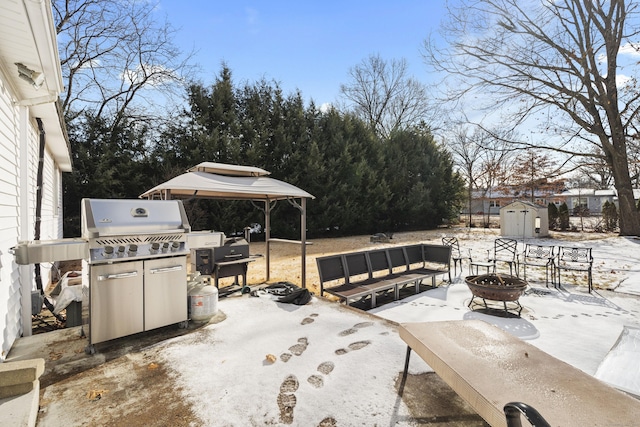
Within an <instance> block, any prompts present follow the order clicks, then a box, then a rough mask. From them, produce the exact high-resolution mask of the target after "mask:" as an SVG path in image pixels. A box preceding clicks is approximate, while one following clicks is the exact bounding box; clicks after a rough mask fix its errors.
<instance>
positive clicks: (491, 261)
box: [469, 237, 519, 276]
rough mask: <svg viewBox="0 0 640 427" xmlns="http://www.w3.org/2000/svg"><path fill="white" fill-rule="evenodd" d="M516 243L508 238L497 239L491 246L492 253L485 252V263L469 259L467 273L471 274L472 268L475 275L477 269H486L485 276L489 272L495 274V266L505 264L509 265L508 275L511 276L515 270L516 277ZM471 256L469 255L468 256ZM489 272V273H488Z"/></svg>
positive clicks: (489, 250) (489, 251)
mask: <svg viewBox="0 0 640 427" xmlns="http://www.w3.org/2000/svg"><path fill="white" fill-rule="evenodd" d="M517 253H518V241H517V240H514V239H508V238H503V237H500V238H497V239H496V240H495V241H494V244H493V253H491V249H488V250H487V260H486V261H474V260H473V259H471V261H470V263H469V271H470V272H471V274H473V267H475V268H476V274H478V269H479V268H481V267H482V268H486V269H487V274H489V273H490V272H493V273H495V272H496V266H497V264H498V263H499V262H500V263H505V264H508V265H509V274H510V275H512V276H513V271H514V270H515V272H516V276H518V275H519V273H518V259H517ZM470 256H471V255H470ZM490 270H491V271H490Z"/></svg>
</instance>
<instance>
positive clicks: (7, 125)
mask: <svg viewBox="0 0 640 427" xmlns="http://www.w3.org/2000/svg"><path fill="white" fill-rule="evenodd" d="M0 77H1V76H0ZM45 131H46V129H45ZM38 135H39V133H38V129H37V124H36V121H35V118H34V117H29V111H28V109H27V108H26V107H19V106H17V105H16V102H15V97H14V96H13V95H12V94H11V92H10V91H9V88H8V87H7V86H6V85H5V84H4V83H3V82H2V79H1V78H0V302H1V304H0V362H1V361H3V360H4V359H5V358H6V356H7V354H8V352H9V350H10V348H11V346H12V344H13V342H14V341H15V340H16V338H18V337H20V336H21V335H22V334H25V335H29V334H30V331H31V322H30V319H31V313H29V312H28V311H27V312H25V310H29V309H30V303H29V301H30V291H31V290H34V289H35V281H34V280H33V267H32V266H26V267H25V266H18V265H17V264H16V263H15V261H14V258H13V255H11V254H10V252H9V251H10V248H12V247H13V246H15V245H16V243H17V242H18V241H21V240H33V238H34V231H35V228H34V225H35V207H36V203H35V200H36V187H37V185H36V180H37V171H38V144H39V136H38ZM59 175H60V171H59V169H58V168H57V166H56V164H55V162H54V161H53V159H52V157H51V154H50V153H49V152H48V151H46V153H45V160H44V174H43V177H44V184H43V204H42V215H41V218H42V224H41V239H43V240H44V239H58V238H61V237H62V226H61V224H62V219H61V218H60V216H59V213H60V211H61V210H60V200H61V198H60V194H61V179H60V176H59ZM54 193H55V195H54ZM25 203H26V206H25ZM49 270H50V266H48V265H43V266H42V277H43V285H44V286H46V285H47V282H48V278H49ZM23 297H24V298H23ZM26 307H29V308H28V309H27V308H26Z"/></svg>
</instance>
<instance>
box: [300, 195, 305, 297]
mask: <svg viewBox="0 0 640 427" xmlns="http://www.w3.org/2000/svg"><path fill="white" fill-rule="evenodd" d="M300 203H301V205H302V209H301V212H300V241H302V245H301V246H302V249H301V254H300V257H301V262H302V272H301V276H300V280H302V287H303V288H306V287H307V199H305V198H304V197H303V198H301V199H300Z"/></svg>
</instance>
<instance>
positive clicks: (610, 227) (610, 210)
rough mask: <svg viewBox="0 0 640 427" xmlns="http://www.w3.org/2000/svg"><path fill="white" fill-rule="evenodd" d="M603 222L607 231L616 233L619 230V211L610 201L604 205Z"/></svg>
mask: <svg viewBox="0 0 640 427" xmlns="http://www.w3.org/2000/svg"><path fill="white" fill-rule="evenodd" d="M602 220H603V222H604V229H605V231H609V232H611V231H615V230H616V228H618V209H617V208H616V205H615V204H614V203H609V201H606V202H604V204H603V205H602Z"/></svg>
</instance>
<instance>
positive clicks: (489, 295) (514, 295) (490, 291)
mask: <svg viewBox="0 0 640 427" xmlns="http://www.w3.org/2000/svg"><path fill="white" fill-rule="evenodd" d="M465 282H466V284H467V286H468V287H469V290H471V293H472V294H473V297H472V298H471V301H469V305H468V307H469V308H471V305H472V304H473V303H474V300H475V298H476V297H478V298H481V299H482V301H483V303H484V307H485V308H486V309H488V308H489V306H488V305H487V300H491V301H498V302H502V303H503V306H504V311H505V313H509V310H515V311H516V312H517V314H518V316H520V313H521V312H522V306H521V305H520V301H519V299H520V296H522V294H523V293H524V291H525V289H527V286H528V284H527V282H525V281H524V280H522V279H520V278H518V277H515V276H510V275H507V274H496V273H492V274H482V275H478V276H467V277H466V278H465ZM507 302H512V303H514V304H511V305H510V306H508V305H507Z"/></svg>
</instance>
